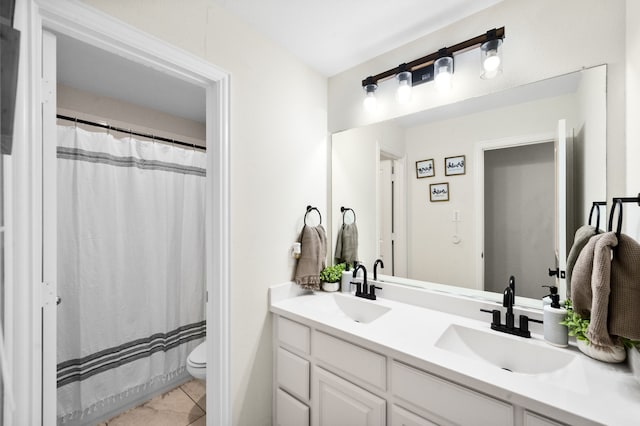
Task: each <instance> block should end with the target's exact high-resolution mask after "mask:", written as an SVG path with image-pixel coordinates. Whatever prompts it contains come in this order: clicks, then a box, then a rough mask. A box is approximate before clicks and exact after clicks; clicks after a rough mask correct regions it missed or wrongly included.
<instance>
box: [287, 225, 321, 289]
mask: <svg viewBox="0 0 640 426" xmlns="http://www.w3.org/2000/svg"><path fill="white" fill-rule="evenodd" d="M298 241H299V242H300V258H299V259H298V262H297V263H296V272H295V278H294V279H295V282H296V283H297V284H298V285H299V286H300V287H302V288H304V289H306V290H320V272H321V271H322V270H323V269H324V267H325V266H326V263H327V261H326V259H327V234H326V233H325V232H324V228H323V227H322V225H318V226H306V225H305V226H304V227H303V228H302V232H300V237H299V238H298Z"/></svg>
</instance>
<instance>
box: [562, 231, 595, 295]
mask: <svg viewBox="0 0 640 426" xmlns="http://www.w3.org/2000/svg"><path fill="white" fill-rule="evenodd" d="M594 235H596V228H595V227H593V226H590V225H584V226H581V227H580V228H578V230H577V231H576V235H575V236H574V237H573V245H572V246H571V250H569V256H567V297H571V274H572V273H573V267H574V266H575V264H576V260H578V256H579V255H580V252H581V251H582V249H583V248H584V246H586V245H587V243H588V242H589V239H590V238H591V237H593V236H594Z"/></svg>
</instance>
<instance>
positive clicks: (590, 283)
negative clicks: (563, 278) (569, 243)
mask: <svg viewBox="0 0 640 426" xmlns="http://www.w3.org/2000/svg"><path fill="white" fill-rule="evenodd" d="M617 244H618V239H617V238H616V233H615V232H606V233H604V234H598V235H596V236H593V237H591V239H590V240H589V242H587V244H586V245H585V246H584V248H583V249H582V251H581V252H580V255H579V256H578V259H577V260H576V264H575V267H574V268H573V279H572V285H571V299H572V301H573V309H574V311H575V312H576V313H577V314H578V315H580V316H581V317H582V318H588V319H589V320H590V322H589V328H588V329H587V338H588V339H589V341H590V343H591V344H592V345H595V346H596V347H598V348H599V349H603V350H607V349H608V348H610V347H611V346H614V340H613V339H612V337H611V336H610V333H609V329H608V326H607V322H608V319H609V294H610V292H611V253H612V250H613V247H615V246H616V245H617Z"/></svg>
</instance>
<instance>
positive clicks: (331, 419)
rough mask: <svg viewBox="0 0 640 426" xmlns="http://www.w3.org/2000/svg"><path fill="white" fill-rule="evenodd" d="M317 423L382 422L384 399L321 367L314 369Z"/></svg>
mask: <svg viewBox="0 0 640 426" xmlns="http://www.w3.org/2000/svg"><path fill="white" fill-rule="evenodd" d="M314 381H315V387H316V389H315V395H316V398H315V399H316V403H315V407H314V408H312V413H313V412H314V411H315V414H314V417H315V419H316V421H314V423H313V424H315V425H317V426H382V425H384V424H386V418H387V414H386V401H385V400H384V399H382V398H380V397H378V396H376V395H374V394H372V393H370V392H367V391H366V390H364V389H362V388H360V387H358V386H356V385H354V384H352V383H350V382H348V381H346V380H344V379H342V378H340V377H338V376H336V375H334V374H332V373H329V372H328V371H326V370H323V369H322V368H316V369H315V379H314Z"/></svg>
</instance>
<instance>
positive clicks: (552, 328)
mask: <svg viewBox="0 0 640 426" xmlns="http://www.w3.org/2000/svg"><path fill="white" fill-rule="evenodd" d="M544 287H547V286H544ZM546 297H548V298H550V299H551V303H550V304H549V305H545V306H544V308H543V310H544V340H546V341H547V342H548V343H549V344H551V345H554V346H560V347H567V346H569V330H568V329H567V326H566V325H562V324H560V322H562V321H564V320H565V318H566V317H567V310H566V309H565V308H563V307H561V306H560V295H559V294H558V288H557V287H556V286H549V294H548V295H547V296H545V298H546ZM543 300H544V299H543Z"/></svg>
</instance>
